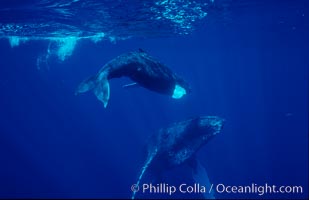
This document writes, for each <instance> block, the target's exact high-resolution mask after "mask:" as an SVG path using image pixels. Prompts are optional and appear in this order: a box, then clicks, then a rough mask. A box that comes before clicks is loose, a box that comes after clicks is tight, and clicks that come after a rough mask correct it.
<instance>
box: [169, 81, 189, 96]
mask: <svg viewBox="0 0 309 200" xmlns="http://www.w3.org/2000/svg"><path fill="white" fill-rule="evenodd" d="M185 94H187V91H186V90H185V89H184V88H183V87H181V86H180V85H178V84H176V85H175V89H174V92H173V95H172V98H174V99H180V98H181V97H182V96H183V95H185Z"/></svg>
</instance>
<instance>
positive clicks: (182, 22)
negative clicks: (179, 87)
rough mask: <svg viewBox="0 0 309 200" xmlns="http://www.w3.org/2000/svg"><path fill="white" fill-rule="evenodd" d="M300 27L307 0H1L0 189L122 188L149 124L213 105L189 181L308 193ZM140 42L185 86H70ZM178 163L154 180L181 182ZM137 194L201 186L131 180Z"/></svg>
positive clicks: (307, 21)
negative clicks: (101, 89)
mask: <svg viewBox="0 0 309 200" xmlns="http://www.w3.org/2000/svg"><path fill="white" fill-rule="evenodd" d="M308 35H309V1H307V0H280V1H271V0H187V1H184V0H147V1H139V0H129V1H125V0H102V1H95V0H25V1H18V0H1V1H0V91H1V98H0V198H101V199H105V198H114V199H115V198H117V199H119V198H122V199H130V198H131V197H132V190H134V188H132V185H133V184H136V183H137V180H138V178H139V175H140V173H141V171H142V170H143V169H144V168H143V167H144V166H145V161H146V158H147V153H149V152H147V145H148V144H149V143H151V142H153V141H150V140H151V138H152V137H151V136H152V135H154V134H156V133H158V131H159V130H160V129H162V128H167V127H169V126H170V125H171V124H173V123H175V122H180V121H184V120H187V119H190V118H194V117H197V116H218V117H220V118H222V119H224V125H223V126H222V130H221V131H220V133H218V134H217V135H216V136H215V137H214V138H212V139H211V141H209V142H208V143H207V144H205V145H203V146H202V148H200V149H199V150H198V152H197V154H196V155H194V157H195V158H196V159H197V160H198V163H199V164H200V165H199V166H202V169H203V172H205V173H203V176H202V174H198V176H194V177H193V178H194V180H201V182H203V181H205V182H207V181H209V182H210V184H211V187H212V188H213V191H212V194H213V196H214V198H216V199H308V141H309V140H308V139H309V138H308V91H309V87H308V86H309V84H308V78H309V76H308V75H309V71H308V69H309V56H308V52H309V37H308ZM138 49H142V50H143V51H145V52H147V53H149V54H150V55H151V56H153V57H154V58H156V59H157V60H159V61H160V62H161V63H164V64H165V65H166V66H168V67H169V68H170V69H171V70H172V71H173V72H175V73H176V74H177V75H179V76H181V77H183V78H184V79H185V80H186V81H187V82H188V83H189V84H190V87H191V89H192V91H191V92H190V93H188V94H186V95H185V96H183V97H182V98H180V99H173V98H171V97H169V96H167V95H161V94H159V93H156V92H153V91H150V90H147V89H145V88H143V87H132V88H123V85H126V84H131V83H132V81H131V80H130V79H128V78H120V79H112V80H110V99H109V103H108V106H107V107H106V108H104V106H103V104H102V103H101V102H100V101H98V100H97V98H96V97H95V95H94V94H93V93H91V92H89V93H85V94H82V95H79V96H76V95H75V94H74V93H75V91H76V88H77V87H78V85H79V84H80V82H81V81H83V80H84V79H85V78H87V77H90V76H93V75H95V74H96V73H97V72H98V71H99V70H100V69H101V68H102V67H103V66H104V65H105V64H106V63H107V62H109V61H110V60H112V59H113V58H115V57H117V56H119V55H121V54H123V53H127V52H130V51H136V50H138ZM220 128H221V125H220ZM148 156H149V155H148ZM146 164H147V162H146ZM189 168H190V167H186V166H183V165H180V166H176V167H175V168H172V169H169V170H167V173H168V175H167V176H165V177H163V178H162V177H158V176H157V177H155V178H156V182H153V184H154V185H156V186H157V184H159V186H163V187H165V186H166V188H168V187H167V186H175V187H176V188H179V185H180V184H187V185H189V186H192V187H193V186H194V183H195V182H194V181H192V179H191V178H192V177H191V175H192V174H191V171H190V170H191V169H189ZM200 169H201V168H200ZM206 171H207V175H208V177H207V176H206ZM147 172H148V171H147V170H146V172H145V173H146V174H147ZM204 175H205V176H204ZM146 178H148V177H147V176H145V179H142V180H141V181H140V183H141V184H142V183H144V184H148V185H149V184H150V183H152V181H153V180H152V179H150V178H149V179H146ZM208 178H209V180H207V179H208ZM160 180H161V182H160ZM160 184H161V185H160ZM207 184H208V183H207ZM246 186H247V189H248V188H250V190H251V191H249V189H248V190H247V191H243V190H241V188H242V187H246ZM267 186H269V187H267ZM273 186H275V187H276V189H275V190H273ZM232 187H234V188H237V189H235V191H234V190H233V191H232ZM270 187H272V189H270ZM169 188H170V187H169ZM279 188H281V189H280V190H279ZM206 190H207V192H209V190H210V188H209V185H207V187H206ZM135 198H171V199H172V198H210V197H209V196H208V197H206V196H205V195H203V194H201V192H200V191H192V192H190V191H186V192H181V191H178V192H176V193H175V194H168V192H167V191H166V190H165V191H163V190H159V189H157V191H152V192H150V191H149V190H147V191H145V193H143V191H142V186H141V185H140V190H139V191H137V192H136V194H135Z"/></svg>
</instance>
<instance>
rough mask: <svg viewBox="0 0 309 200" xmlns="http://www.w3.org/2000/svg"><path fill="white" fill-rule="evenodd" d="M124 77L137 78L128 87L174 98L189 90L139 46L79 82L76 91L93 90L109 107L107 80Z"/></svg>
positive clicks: (77, 92) (187, 86) (188, 87)
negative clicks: (142, 88)
mask: <svg viewBox="0 0 309 200" xmlns="http://www.w3.org/2000/svg"><path fill="white" fill-rule="evenodd" d="M123 76H126V77H129V78H130V79H131V80H133V81H134V83H133V84H128V85H126V86H125V87H131V86H134V85H136V84H138V85H140V86H142V87H144V88H147V89H149V90H152V91H155V92H158V93H161V94H165V95H169V96H171V97H172V98H175V99H178V98H181V97H183V96H184V95H185V94H187V93H188V92H190V86H189V85H188V83H186V82H185V81H184V80H183V79H182V78H180V77H179V76H177V75H176V74H175V73H173V72H172V71H171V70H170V69H169V68H168V67H167V66H165V65H163V64H162V63H160V62H159V61H157V60H155V59H154V58H153V57H151V56H149V55H148V54H147V53H146V52H145V51H143V50H141V49H139V50H138V51H133V52H129V53H124V54H122V55H120V56H118V57H116V58H114V59H112V60H111V61H109V62H108V63H106V64H105V65H104V66H103V67H102V68H101V70H100V71H99V72H98V73H97V74H96V75H94V76H92V77H90V78H88V79H86V80H84V81H83V82H82V83H80V84H79V86H78V88H77V90H76V92H75V94H76V95H77V94H80V93H84V92H87V91H89V90H93V92H94V94H95V95H96V97H97V98H98V100H100V101H101V102H102V103H103V104H104V107H105V108H106V106H107V104H108V100H109V97H110V88H109V82H108V80H109V79H113V78H120V77H123Z"/></svg>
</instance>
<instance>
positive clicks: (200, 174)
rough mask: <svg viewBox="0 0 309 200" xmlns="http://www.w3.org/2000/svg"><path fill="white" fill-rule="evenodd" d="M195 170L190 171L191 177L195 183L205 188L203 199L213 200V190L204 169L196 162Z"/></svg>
mask: <svg viewBox="0 0 309 200" xmlns="http://www.w3.org/2000/svg"><path fill="white" fill-rule="evenodd" d="M196 164H197V165H196V169H195V170H193V171H192V177H193V179H194V181H195V182H196V183H200V184H201V185H203V186H205V187H206V192H205V193H204V194H203V196H204V198H205V199H215V196H214V189H213V187H212V184H211V183H210V181H209V177H208V174H207V171H206V169H205V167H203V165H202V164H201V163H200V162H199V161H198V160H197V163H196Z"/></svg>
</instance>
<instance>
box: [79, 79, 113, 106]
mask: <svg viewBox="0 0 309 200" xmlns="http://www.w3.org/2000/svg"><path fill="white" fill-rule="evenodd" d="M90 90H93V92H94V94H95V95H96V97H97V98H98V100H99V101H101V102H102V103H103V105H104V108H106V107H107V104H108V100H109V96H110V89H109V82H108V79H107V76H102V77H99V78H97V76H92V77H90V78H88V79H86V80H84V81H83V82H81V83H80V84H79V86H78V87H77V89H76V92H75V95H78V94H81V93H85V92H88V91H90Z"/></svg>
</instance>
